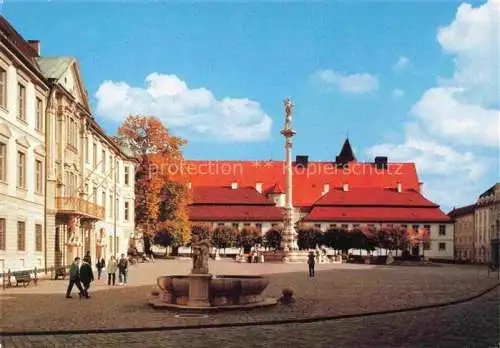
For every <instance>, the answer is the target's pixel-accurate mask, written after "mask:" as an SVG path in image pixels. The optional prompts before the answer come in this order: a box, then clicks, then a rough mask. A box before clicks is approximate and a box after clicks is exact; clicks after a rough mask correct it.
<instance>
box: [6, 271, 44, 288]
mask: <svg viewBox="0 0 500 348" xmlns="http://www.w3.org/2000/svg"><path fill="white" fill-rule="evenodd" d="M12 276H13V277H14V279H15V281H16V287H19V285H21V284H22V285H24V287H27V286H29V285H30V284H31V283H33V284H34V285H35V286H36V285H38V276H37V273H36V270H35V272H34V274H32V273H31V272H30V271H17V272H14V273H12Z"/></svg>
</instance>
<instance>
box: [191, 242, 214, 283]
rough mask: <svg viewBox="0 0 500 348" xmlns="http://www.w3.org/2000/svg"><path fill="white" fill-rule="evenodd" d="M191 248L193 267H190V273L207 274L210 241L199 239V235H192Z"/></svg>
mask: <svg viewBox="0 0 500 348" xmlns="http://www.w3.org/2000/svg"><path fill="white" fill-rule="evenodd" d="M191 248H192V250H193V269H191V274H208V258H209V256H210V241H209V240H207V239H203V240H200V237H199V236H197V235H194V236H193V241H192V244H191Z"/></svg>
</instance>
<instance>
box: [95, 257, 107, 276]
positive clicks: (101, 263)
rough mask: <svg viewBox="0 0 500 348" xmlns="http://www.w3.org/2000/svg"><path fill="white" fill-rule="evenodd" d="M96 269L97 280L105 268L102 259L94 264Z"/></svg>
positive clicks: (104, 262)
mask: <svg viewBox="0 0 500 348" xmlns="http://www.w3.org/2000/svg"><path fill="white" fill-rule="evenodd" d="M95 267H96V268H97V279H101V274H102V270H103V269H104V267H106V261H104V257H101V259H100V260H98V261H97V263H96V264H95Z"/></svg>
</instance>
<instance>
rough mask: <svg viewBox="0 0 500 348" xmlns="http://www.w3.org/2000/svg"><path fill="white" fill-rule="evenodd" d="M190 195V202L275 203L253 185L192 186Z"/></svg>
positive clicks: (225, 203)
mask: <svg viewBox="0 0 500 348" xmlns="http://www.w3.org/2000/svg"><path fill="white" fill-rule="evenodd" d="M191 197H192V204H223V205H230V204H235V205H237V204H243V205H271V206H274V205H275V204H274V202H272V201H271V200H269V199H267V198H266V197H264V196H263V195H261V194H260V193H259V192H257V191H256V190H255V188H253V187H238V188H236V189H232V188H231V187H206V186H205V187H193V189H192V193H191Z"/></svg>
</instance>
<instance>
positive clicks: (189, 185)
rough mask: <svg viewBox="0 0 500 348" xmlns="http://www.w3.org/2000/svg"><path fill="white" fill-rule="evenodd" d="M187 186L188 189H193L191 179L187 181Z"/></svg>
mask: <svg viewBox="0 0 500 348" xmlns="http://www.w3.org/2000/svg"><path fill="white" fill-rule="evenodd" d="M187 188H188V190H191V188H192V185H191V181H190V182H188V183H187Z"/></svg>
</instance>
